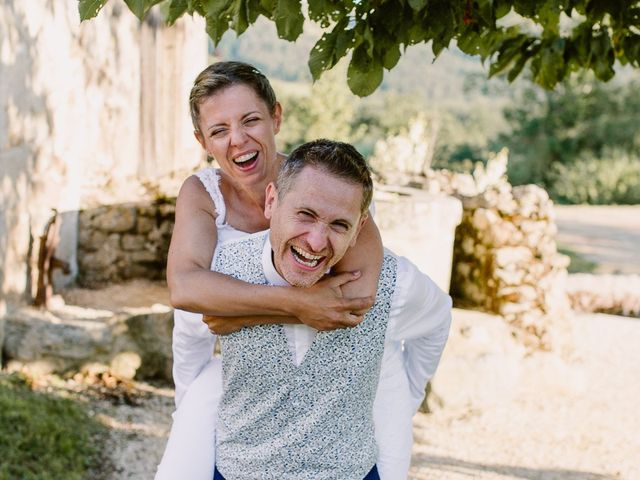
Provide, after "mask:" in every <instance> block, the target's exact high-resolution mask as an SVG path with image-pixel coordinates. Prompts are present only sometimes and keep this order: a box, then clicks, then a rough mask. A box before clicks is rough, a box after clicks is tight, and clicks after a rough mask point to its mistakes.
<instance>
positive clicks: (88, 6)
mask: <svg viewBox="0 0 640 480" xmlns="http://www.w3.org/2000/svg"><path fill="white" fill-rule="evenodd" d="M108 1H109V0H78V13H80V21H84V20H89V19H90V18H93V17H95V16H96V15H98V12H99V11H100V10H101V9H102V7H104V6H105V4H106V3H107V2H108Z"/></svg>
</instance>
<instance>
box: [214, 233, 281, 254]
mask: <svg viewBox="0 0 640 480" xmlns="http://www.w3.org/2000/svg"><path fill="white" fill-rule="evenodd" d="M268 235H269V230H263V231H261V232H256V233H247V235H246V236H242V237H239V238H231V239H229V240H226V241H224V242H221V243H219V244H218V249H219V250H230V249H237V248H242V247H245V248H250V247H254V246H259V247H262V246H263V245H264V242H265V241H266V240H267V236H268Z"/></svg>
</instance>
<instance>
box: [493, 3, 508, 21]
mask: <svg viewBox="0 0 640 480" xmlns="http://www.w3.org/2000/svg"><path fill="white" fill-rule="evenodd" d="M495 4H496V5H495V16H496V19H498V18H502V17H504V16H505V15H506V14H507V13H509V12H510V11H511V3H510V2H506V1H504V0H501V1H496V2H495Z"/></svg>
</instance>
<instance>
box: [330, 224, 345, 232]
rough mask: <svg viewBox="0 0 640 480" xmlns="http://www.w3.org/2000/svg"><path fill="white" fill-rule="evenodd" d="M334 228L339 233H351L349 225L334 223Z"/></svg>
mask: <svg viewBox="0 0 640 480" xmlns="http://www.w3.org/2000/svg"><path fill="white" fill-rule="evenodd" d="M333 228H334V230H336V231H338V232H347V231H349V225H348V224H346V223H334V224H333Z"/></svg>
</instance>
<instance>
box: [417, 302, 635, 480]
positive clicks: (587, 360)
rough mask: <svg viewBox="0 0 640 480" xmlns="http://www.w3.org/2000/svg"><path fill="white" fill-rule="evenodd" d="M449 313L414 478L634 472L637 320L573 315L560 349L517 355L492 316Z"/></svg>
mask: <svg viewBox="0 0 640 480" xmlns="http://www.w3.org/2000/svg"><path fill="white" fill-rule="evenodd" d="M455 317H456V318H455V321H454V331H453V332H452V339H451V344H450V345H448V346H447V350H446V351H445V355H444V357H443V362H442V365H441V369H440V370H439V372H438V375H437V378H436V381H435V382H434V383H435V385H434V389H435V390H436V391H438V389H440V391H441V392H444V398H443V400H444V402H445V407H444V408H441V409H439V410H438V411H436V412H435V413H434V414H432V415H424V414H419V415H418V416H417V417H416V418H415V422H414V426H415V430H414V432H415V440H416V442H415V446H414V454H413V465H414V467H413V468H412V471H411V472H412V474H411V476H410V478H411V479H412V480H423V479H429V480H436V479H447V480H458V479H460V480H462V479H465V480H466V479H469V478H479V479H496V480H498V479H527V480H552V479H553V480H596V479H626V480H635V479H639V478H640V434H638V432H640V416H639V415H638V406H637V400H638V398H640V382H638V372H640V352H639V350H638V345H640V320H637V319H630V318H624V317H615V316H609V315H578V316H576V317H575V318H574V319H572V320H571V321H570V325H569V327H570V328H569V329H568V332H570V333H567V334H566V335H567V337H566V338H564V339H563V340H564V342H562V343H563V344H564V345H565V347H566V348H565V349H564V351H563V353H562V354H560V353H557V352H556V353H542V352H540V353H535V354H533V355H522V352H518V350H517V347H516V348H513V347H515V345H509V343H510V341H509V340H508V339H507V338H506V337H504V335H503V336H502V338H501V337H500V336H499V335H496V333H497V332H499V330H500V329H501V327H500V326H499V325H497V324H496V323H495V322H496V320H497V319H495V317H489V316H487V315H474V314H472V313H470V312H463V311H457V312H456V316H455ZM474 317H475V318H474ZM498 321H499V320H498ZM474 330H476V332H475V334H469V331H471V332H473V331H474ZM461 331H462V332H465V335H463V334H461V333H460V332H461ZM488 334H490V335H488ZM488 338H491V343H490V344H489V343H487V342H486V340H487V339H488ZM482 342H485V344H484V347H482V346H481V347H479V346H478V345H482ZM569 345H572V346H571V347H569ZM465 350H466V351H467V352H468V351H469V350H470V351H471V352H472V353H471V354H468V353H466V354H465ZM463 359H464V360H467V361H468V360H471V362H465V361H463ZM471 363H472V364H473V365H471ZM474 366H475V368H474ZM465 367H467V368H468V369H469V370H468V372H467V373H466V376H465V375H464V374H462V375H460V374H459V375H456V377H453V378H452V377H451V376H450V375H449V376H448V375H447V374H448V373H452V372H455V371H461V370H462V369H463V368H465ZM471 368H474V370H473V371H471V370H470V369H471ZM447 376H448V378H446V377H447ZM478 377H479V378H478ZM469 379H472V381H469V382H465V380H469ZM473 380H475V382H473ZM456 392H464V393H463V394H462V395H456ZM492 392H493V393H494V395H493V396H492V395H491V393H492ZM460 396H463V397H465V398H466V399H467V403H466V404H465V405H460V404H459V402H457V400H459V398H458V397H460ZM448 400H450V401H449V402H448ZM448 403H451V404H452V405H450V406H449V407H448V406H447V404H448Z"/></svg>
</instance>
